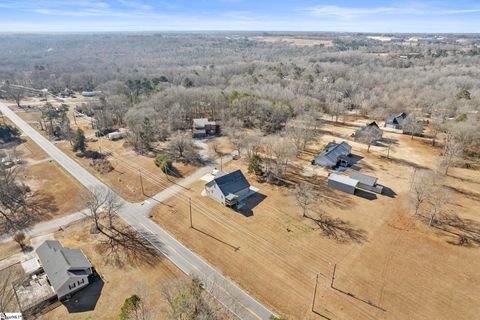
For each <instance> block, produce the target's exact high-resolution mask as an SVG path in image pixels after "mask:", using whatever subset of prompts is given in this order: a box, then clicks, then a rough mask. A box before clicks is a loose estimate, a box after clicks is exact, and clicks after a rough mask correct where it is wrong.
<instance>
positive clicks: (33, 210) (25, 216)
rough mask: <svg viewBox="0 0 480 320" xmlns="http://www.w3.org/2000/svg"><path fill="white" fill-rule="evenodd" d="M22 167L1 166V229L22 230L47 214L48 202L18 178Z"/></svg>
mask: <svg viewBox="0 0 480 320" xmlns="http://www.w3.org/2000/svg"><path fill="white" fill-rule="evenodd" d="M19 171H20V167H18V166H14V167H12V168H5V167H4V166H0V230H2V231H14V230H21V229H23V228H25V227H27V226H28V225H30V224H31V223H33V222H34V221H37V220H38V219H40V218H41V217H42V215H44V214H45V209H46V208H45V207H46V204H45V203H42V202H41V201H40V200H41V199H40V197H39V195H38V194H37V193H35V192H32V191H31V189H30V188H29V187H28V186H27V185H25V184H23V183H20V182H19V181H18V179H17V176H18V173H19Z"/></svg>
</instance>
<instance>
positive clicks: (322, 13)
mask: <svg viewBox="0 0 480 320" xmlns="http://www.w3.org/2000/svg"><path fill="white" fill-rule="evenodd" d="M301 11H304V12H306V13H307V14H309V15H311V16H314V17H336V18H356V17H360V16H369V15H385V14H386V15H455V14H467V13H480V7H473V8H459V9H454V8H453V9H452V8H440V7H435V6H426V5H421V4H411V5H406V6H390V7H370V8H368V7H365V8H361V7H341V6H334V5H321V6H315V7H310V8H306V9H302V10H301Z"/></svg>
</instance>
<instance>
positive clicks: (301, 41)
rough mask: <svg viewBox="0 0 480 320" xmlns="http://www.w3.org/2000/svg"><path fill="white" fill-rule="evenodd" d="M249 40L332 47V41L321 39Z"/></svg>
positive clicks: (279, 38)
mask: <svg viewBox="0 0 480 320" xmlns="http://www.w3.org/2000/svg"><path fill="white" fill-rule="evenodd" d="M250 39H252V40H256V41H264V42H271V43H276V42H280V43H282V42H283V43H288V44H291V45H295V46H299V47H311V46H318V45H323V46H325V47H327V48H328V47H332V46H333V42H332V40H322V39H308V38H295V37H276V36H257V37H251V38H250Z"/></svg>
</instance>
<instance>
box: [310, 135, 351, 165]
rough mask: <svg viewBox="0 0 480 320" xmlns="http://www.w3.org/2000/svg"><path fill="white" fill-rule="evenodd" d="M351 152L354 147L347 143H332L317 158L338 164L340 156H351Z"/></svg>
mask: <svg viewBox="0 0 480 320" xmlns="http://www.w3.org/2000/svg"><path fill="white" fill-rule="evenodd" d="M351 150H352V147H351V146H350V145H349V144H348V143H346V142H345V141H342V142H341V143H335V142H330V143H329V144H327V146H326V148H325V150H324V151H323V152H322V153H320V154H319V155H318V156H317V159H318V158H325V159H326V160H327V161H329V162H331V163H332V164H336V163H337V162H338V160H339V158H340V156H342V155H344V156H346V155H349V154H350V152H351Z"/></svg>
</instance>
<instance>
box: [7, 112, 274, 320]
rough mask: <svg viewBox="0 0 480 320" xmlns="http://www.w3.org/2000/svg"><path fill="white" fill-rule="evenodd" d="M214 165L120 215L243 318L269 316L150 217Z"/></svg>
mask: <svg viewBox="0 0 480 320" xmlns="http://www.w3.org/2000/svg"><path fill="white" fill-rule="evenodd" d="M0 111H1V112H2V113H3V114H4V115H5V116H6V117H8V118H9V119H10V120H11V121H12V122H14V123H15V124H16V125H17V126H18V128H19V129H21V130H22V131H23V132H24V133H25V134H26V135H28V136H29V137H30V138H31V139H32V140H33V141H34V142H35V143H36V144H37V145H38V146H40V147H41V148H42V149H43V150H44V151H45V152H46V153H47V154H48V155H49V156H50V157H51V158H52V159H53V160H55V161H57V162H58V163H59V164H60V165H61V166H62V167H63V168H64V169H65V170H67V171H68V172H69V173H70V174H71V175H72V176H73V177H74V178H76V179H77V180H78V181H79V182H80V183H81V184H83V185H84V186H85V187H86V188H87V189H92V188H98V187H103V188H108V186H107V185H105V184H104V183H103V182H101V181H100V180H99V179H97V178H96V177H95V176H93V175H92V174H91V173H89V172H88V171H87V170H86V169H84V168H83V167H82V166H81V165H80V164H79V163H77V162H76V161H75V160H73V159H71V158H70V157H68V156H67V155H66V154H64V153H63V152H62V151H61V150H60V149H58V148H57V147H56V146H55V145H54V144H53V143H51V142H50V141H49V140H47V139H46V138H45V137H43V136H42V135H41V134H40V133H39V132H37V131H36V130H35V129H33V128H32V127H31V126H30V125H29V124H28V123H27V122H25V121H24V120H22V119H21V118H20V117H19V116H17V115H16V114H15V113H14V112H13V111H12V110H10V109H9V108H8V107H7V106H6V105H5V104H3V103H0ZM212 169H213V166H206V167H202V168H201V169H199V170H197V171H196V172H195V173H193V174H192V175H191V176H189V177H187V178H186V179H184V180H183V181H182V182H180V183H179V184H178V185H173V186H171V187H169V188H167V189H166V190H164V191H162V192H160V193H159V194H157V195H156V196H154V197H153V199H155V200H156V201H148V202H149V203H147V202H145V203H143V204H142V203H136V204H135V203H130V202H127V201H126V200H124V199H122V201H123V202H124V206H123V208H122V210H121V211H120V212H119V216H120V217H121V218H122V219H123V220H125V221H126V222H127V223H128V224H129V225H130V226H132V227H133V228H135V229H136V230H137V231H138V232H139V233H141V234H142V235H143V236H144V237H145V238H147V239H148V240H149V241H150V242H151V243H152V244H153V245H154V246H155V247H156V248H157V249H158V250H159V251H160V252H162V253H163V254H164V255H165V256H166V257H167V258H168V259H169V260H171V261H172V262H173V263H174V264H175V265H177V266H178V268H180V270H182V271H183V272H185V273H186V274H196V275H198V276H199V277H200V278H201V279H202V280H204V282H205V285H206V288H207V289H209V290H210V291H211V293H212V294H213V295H214V296H215V297H216V298H217V299H218V300H219V301H220V302H221V303H223V304H224V305H225V306H227V307H228V308H229V309H230V310H231V311H232V312H234V313H235V314H236V315H237V316H239V318H241V319H268V318H269V317H270V316H271V315H272V312H271V311H270V310H269V309H267V308H266V307H265V306H263V305H262V304H261V303H260V302H258V301H256V300H255V299H254V298H253V297H252V296H250V295H249V294H247V293H246V292H245V291H243V290H242V289H241V288H239V287H238V286H237V285H236V284H234V283H233V282H232V281H230V280H228V279H227V278H225V277H224V276H223V275H222V274H221V273H220V272H219V271H217V270H216V269H214V268H213V267H211V266H210V265H209V264H208V263H206V262H205V261H204V260H203V259H202V258H200V257H198V256H197V255H195V254H194V253H193V252H192V251H190V250H189V249H187V248H186V247H185V246H183V245H182V244H181V243H180V242H179V241H177V240H176V239H175V238H174V237H172V236H171V235H169V234H168V233H167V232H166V231H165V230H163V229H162V228H161V227H160V226H158V225H156V224H155V223H154V222H153V221H151V220H150V219H148V218H147V213H148V211H149V210H151V209H152V208H153V207H154V206H155V205H156V204H157V201H163V200H166V199H167V198H169V197H171V196H172V195H173V194H175V193H176V192H178V191H179V190H181V188H182V187H181V186H187V185H189V184H190V183H191V182H193V181H195V180H197V179H198V178H200V177H201V176H203V175H204V174H205V173H207V172H209V171H211V170H212Z"/></svg>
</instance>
